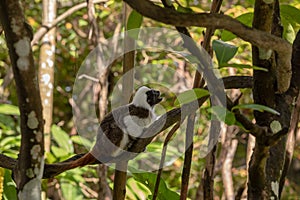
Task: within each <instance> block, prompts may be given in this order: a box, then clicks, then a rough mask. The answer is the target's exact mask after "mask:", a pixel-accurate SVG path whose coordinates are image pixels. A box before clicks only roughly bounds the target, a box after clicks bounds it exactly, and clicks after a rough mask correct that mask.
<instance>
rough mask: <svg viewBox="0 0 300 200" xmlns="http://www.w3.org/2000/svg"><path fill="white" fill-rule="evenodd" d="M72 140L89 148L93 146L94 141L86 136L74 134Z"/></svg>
mask: <svg viewBox="0 0 300 200" xmlns="http://www.w3.org/2000/svg"><path fill="white" fill-rule="evenodd" d="M71 140H72V141H73V142H74V143H76V144H79V145H83V146H85V147H87V148H91V147H92V144H93V143H92V142H91V141H89V140H88V139H86V138H84V137H80V136H79V135H74V136H72V137H71Z"/></svg>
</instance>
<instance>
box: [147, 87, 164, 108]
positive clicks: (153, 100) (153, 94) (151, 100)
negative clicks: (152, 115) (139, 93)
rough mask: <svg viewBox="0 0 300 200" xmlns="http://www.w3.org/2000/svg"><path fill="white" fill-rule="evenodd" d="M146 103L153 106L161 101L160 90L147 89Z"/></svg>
mask: <svg viewBox="0 0 300 200" xmlns="http://www.w3.org/2000/svg"><path fill="white" fill-rule="evenodd" d="M146 95H147V103H148V104H149V105H150V106H151V107H153V106H154V105H155V104H158V103H159V102H161V100H162V98H161V97H160V92H159V91H158V90H153V89H151V90H149V91H147V92H146Z"/></svg>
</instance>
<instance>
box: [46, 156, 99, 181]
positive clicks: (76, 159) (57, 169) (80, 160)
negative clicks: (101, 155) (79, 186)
mask: <svg viewBox="0 0 300 200" xmlns="http://www.w3.org/2000/svg"><path fill="white" fill-rule="evenodd" d="M99 163H100V162H99V161H98V160H97V159H96V158H95V157H94V156H93V155H92V154H91V153H90V152H88V153H86V154H77V155H75V156H73V157H71V158H69V159H67V160H65V161H63V162H60V163H55V164H45V169H44V174H43V178H52V177H54V176H57V175H58V174H60V173H62V172H64V171H67V170H70V169H74V168H76V167H83V166H85V165H89V164H99Z"/></svg>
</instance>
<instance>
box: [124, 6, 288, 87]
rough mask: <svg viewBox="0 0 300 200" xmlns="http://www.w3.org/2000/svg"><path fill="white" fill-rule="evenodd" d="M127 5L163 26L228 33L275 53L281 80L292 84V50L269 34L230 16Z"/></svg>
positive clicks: (282, 41)
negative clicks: (214, 29) (221, 30)
mask: <svg viewBox="0 0 300 200" xmlns="http://www.w3.org/2000/svg"><path fill="white" fill-rule="evenodd" d="M124 1H125V2H126V3H128V4H129V5H130V6H131V7H132V8H133V9H135V10H136V11H137V12H139V13H141V14H142V15H143V16H146V17H149V18H151V19H154V20H157V21H159V22H163V23H166V24H171V25H174V26H180V27H189V26H199V27H210V28H218V29H225V30H228V31H230V32H232V33H234V34H235V35H237V36H238V37H240V38H242V39H243V40H245V41H248V42H250V43H251V44H253V45H255V46H258V47H261V48H263V49H266V50H267V49H272V50H275V51H276V52H277V53H278V64H279V66H280V68H281V69H280V71H281V72H282V73H281V74H280V76H281V77H283V78H284V79H285V80H286V81H287V82H288V83H289V82H290V78H291V58H292V46H291V44H289V43H288V42H287V41H285V40H284V39H282V38H280V37H276V36H274V35H271V34H270V33H268V32H264V31H260V30H257V29H254V28H250V27H248V26H246V25H244V24H242V23H241V22H239V21H238V20H235V19H233V18H231V17H229V16H227V15H222V14H215V13H197V14H195V13H180V12H177V11H175V10H172V9H169V8H162V7H160V6H157V5H155V4H154V3H152V2H151V1H149V0H144V1H135V0H124ZM279 79H280V77H279ZM288 86H289V84H287V85H286V84H285V85H284V87H283V86H282V87H283V88H278V89H279V91H280V92H284V91H286V90H287V89H288Z"/></svg>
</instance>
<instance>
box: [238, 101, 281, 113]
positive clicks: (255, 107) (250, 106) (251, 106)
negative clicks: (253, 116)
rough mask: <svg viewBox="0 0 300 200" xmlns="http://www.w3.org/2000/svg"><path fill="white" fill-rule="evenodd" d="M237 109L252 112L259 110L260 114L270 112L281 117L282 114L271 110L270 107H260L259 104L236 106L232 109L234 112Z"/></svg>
mask: <svg viewBox="0 0 300 200" xmlns="http://www.w3.org/2000/svg"><path fill="white" fill-rule="evenodd" d="M235 109H251V110H257V111H259V112H264V111H266V112H269V113H272V114H274V115H280V113H279V112H278V111H276V110H274V109H273V108H270V107H268V106H264V105H259V104H239V105H236V106H234V107H233V108H232V110H235Z"/></svg>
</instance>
